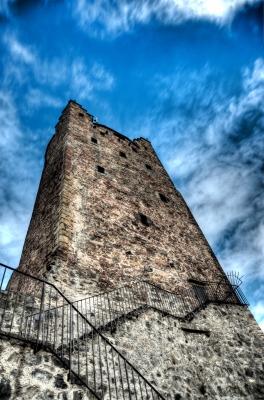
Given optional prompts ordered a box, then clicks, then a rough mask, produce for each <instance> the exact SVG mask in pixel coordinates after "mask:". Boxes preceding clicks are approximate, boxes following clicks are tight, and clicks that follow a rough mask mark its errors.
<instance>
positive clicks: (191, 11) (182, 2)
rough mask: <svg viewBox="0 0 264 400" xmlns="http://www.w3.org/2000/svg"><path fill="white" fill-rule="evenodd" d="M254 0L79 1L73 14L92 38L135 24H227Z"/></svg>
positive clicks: (126, 29)
mask: <svg viewBox="0 0 264 400" xmlns="http://www.w3.org/2000/svg"><path fill="white" fill-rule="evenodd" d="M254 3H257V1H256V0H214V1H211V0H201V1H199V2H197V1H196V0H146V1H143V2H142V1H140V0H135V1H132V2H131V1H129V0H123V1H118V0H96V1H93V2H91V1H89V0H78V2H77V5H75V6H74V8H73V12H74V14H75V15H76V17H77V18H78V22H79V23H80V25H81V26H82V27H83V28H85V29H87V30H88V31H89V33H91V34H99V35H102V34H103V35H104V34H105V33H112V34H118V33H120V32H127V31H129V30H131V29H132V28H133V27H134V25H135V24H147V23H149V22H150V21H151V20H152V19H155V20H158V21H159V22H161V23H162V24H165V25H178V24H181V23H183V22H185V21H187V20H190V19H192V20H201V19H204V20H210V21H215V22H217V23H220V24H223V23H229V22H230V21H231V20H232V18H233V17H234V15H235V13H236V11H237V10H238V9H240V8H241V7H242V6H244V5H245V4H254Z"/></svg>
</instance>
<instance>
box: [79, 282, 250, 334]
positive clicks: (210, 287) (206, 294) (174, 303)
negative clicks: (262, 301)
mask: <svg viewBox="0 0 264 400" xmlns="http://www.w3.org/2000/svg"><path fill="white" fill-rule="evenodd" d="M212 302H214V303H227V304H237V305H248V302H247V300H246V298H245V296H244V295H243V293H242V291H241V290H240V288H239V287H234V285H231V284H230V283H229V282H228V281H227V280H225V281H221V283H219V282H201V285H200V286H197V285H192V286H191V287H190V288H189V289H179V293H173V292H169V291H167V290H164V289H162V288H160V287H158V286H156V285H154V284H152V283H150V282H144V281H139V282H136V283H134V284H133V286H132V285H126V286H122V287H120V288H117V289H114V290H112V291H109V292H106V293H101V294H98V295H96V296H92V297H88V298H86V299H81V300H77V301H76V302H74V303H73V304H74V305H75V307H76V308H77V309H78V310H79V311H80V312H81V313H82V315H84V316H85V317H86V318H87V319H88V320H89V321H91V323H92V324H93V325H94V326H96V328H97V329H98V330H100V331H103V330H104V329H108V328H110V329H111V330H112V331H114V330H115V329H116V325H117V324H118V322H119V321H122V320H123V319H124V318H127V317H128V316H130V315H131V314H138V313H139V312H140V311H142V310H144V309H146V308H153V309H156V310H158V311H161V312H162V313H163V314H168V315H171V316H173V317H176V318H180V319H190V317H191V316H193V314H194V312H196V311H199V310H200V309H201V308H204V307H205V306H206V305H207V304H209V303H212Z"/></svg>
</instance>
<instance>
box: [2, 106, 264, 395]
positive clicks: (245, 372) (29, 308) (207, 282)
mask: <svg viewBox="0 0 264 400" xmlns="http://www.w3.org/2000/svg"><path fill="white" fill-rule="evenodd" d="M2 268H3V271H4V272H2V275H1V276H0V279H2V283H1V285H2V286H1V289H2V290H1V293H0V295H1V299H0V311H1V328H0V335H1V347H0V350H1V361H0V364H1V381H0V399H2V400H4V399H5V400H9V399H14V400H15V399H16V400H26V399H32V400H48V399H61V400H79V399H93V398H97V399H105V400H106V399H107V400H108V399H120V400H121V399H122V400H123V399H124V400H125V399H129V400H132V399H133V400H134V399H135V400H141V399H150V400H152V399H153V400H156V399H170V400H180V399H192V400H198V399H252V400H254V399H264V350H263V344H264V341H263V337H262V334H261V331H260V328H259V327H258V325H257V323H256V322H255V320H254V318H253V316H252V314H251V313H250V311H249V309H248V308H247V305H246V300H245V298H244V296H243V294H242V292H241V291H240V288H239V284H238V279H237V277H235V276H233V277H232V279H233V281H231V283H230V282H229V281H228V279H227V277H226V275H225V274H224V272H223V270H222V268H221V266H220V264H219V263H218V261H217V259H216V257H215V255H214V253H213V252H212V250H211V248H210V246H209V244H208V243H207V241H206V239H205V237H204V236H203V234H202V232H201V230H200V228H199V226H198V225H197V223H196V221H195V219H194V217H193V216H192V214H191V212H190V210H189V208H188V207H187V205H186V203H185V201H184V199H183V198H182V196H181V194H180V193H179V192H178V190H177V189H176V188H175V187H174V185H173V183H172V181H171V180H170V178H169V176H168V174H167V173H166V171H165V169H164V167H163V166H162V164H161V162H160V160H159V159H158V157H157V155H156V153H155V151H154V149H153V147H152V146H151V143H150V142H149V141H148V140H145V139H143V138H140V139H135V140H133V141H131V140H130V139H128V138H127V137H126V136H124V135H122V134H120V133H118V132H116V131H114V130H112V129H110V128H108V127H106V126H104V125H101V124H98V123H97V122H95V121H94V119H93V116H92V115H90V114H88V113H87V112H86V110H84V109H83V108H82V107H81V106H80V105H79V104H77V103H76V102H74V101H70V102H69V103H68V105H67V107H66V108H65V109H64V110H63V112H62V115H61V117H60V119H59V122H58V124H57V126H56V133H55V135H54V136H53V138H52V139H51V141H50V143H49V145H48V148H47V151H46V155H45V165H44V169H43V174H42V178H41V182H40V186H39V191H38V194H37V198H36V202H35V206H34V211H33V214H32V218H31V222H30V226H29V229H28V233H27V236H26V240H25V244H24V248H23V252H22V257H21V261H20V265H19V268H18V271H19V272H16V271H14V272H13V275H12V277H11V279H10V281H9V283H7V284H6V285H7V286H6V287H5V286H4V285H5V284H4V282H5V275H4V274H5V273H6V271H9V270H8V268H5V267H4V266H3V267H2ZM27 274H29V275H30V276H33V277H34V278H31V277H30V276H28V275H27ZM35 278H36V279H35ZM43 281H45V282H48V283H45V282H43ZM10 321H11V322H10Z"/></svg>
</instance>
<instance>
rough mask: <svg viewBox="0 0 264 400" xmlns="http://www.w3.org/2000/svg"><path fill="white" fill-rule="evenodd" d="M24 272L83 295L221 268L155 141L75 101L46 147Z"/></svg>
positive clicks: (214, 273)
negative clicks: (129, 133) (97, 118)
mask: <svg viewBox="0 0 264 400" xmlns="http://www.w3.org/2000/svg"><path fill="white" fill-rule="evenodd" d="M98 167H102V168H104V173H102V172H100V171H98ZM33 265H34V266H33ZM19 268H22V269H23V270H27V271H28V272H30V273H32V274H33V275H34V274H36V273H37V274H38V276H40V277H41V276H42V277H44V278H46V279H48V280H49V281H52V282H54V283H55V284H56V285H57V286H58V287H59V288H60V289H61V290H63V291H64V292H65V294H67V293H68V295H69V296H74V297H76V296H78V298H81V297H84V296H87V295H91V294H94V293H98V292H100V291H105V290H107V289H109V288H112V287H114V286H117V285H120V284H124V283H127V282H133V281H134V280H137V279H148V280H150V281H153V282H154V283H157V284H159V285H162V286H163V287H165V288H168V289H171V290H176V288H177V286H184V285H186V283H187V279H188V278H191V277H192V278H196V279H198V280H216V279H217V277H218V276H219V275H222V274H223V271H222V268H221V267H220V265H219V263H218V261H217V259H216V258H215V256H214V254H213V252H212V250H211V248H210V246H209V245H208V243H207V241H206V239H205V238H204V236H203V234H202V232H201V230H200V228H199V227H198V225H197V223H196V221H195V220H194V218H193V216H192V214H191V212H190V210H189V209H188V207H187V205H186V203H185V201H184V200H183V198H182V196H181V194H180V193H179V192H178V191H177V190H176V189H175V187H174V185H173V183H172V182H171V180H170V178H169V176H168V175H167V173H166V171H165V169H164V168H163V166H162V164H161V163H160V161H159V159H158V157H157V155H156V153H155V151H154V149H153V148H152V146H151V144H150V142H148V141H147V140H145V139H142V138H140V139H135V140H134V141H133V142H132V141H131V140H129V139H128V138H126V137H125V136H123V135H121V134H118V133H117V132H115V131H113V130H111V129H109V128H107V127H105V126H103V125H99V124H94V123H93V118H92V116H91V115H90V114H87V113H86V111H85V110H84V109H82V108H81V106H79V105H78V104H77V103H75V102H72V101H71V102H69V104H68V106H67V107H66V109H65V110H64V111H63V114H62V117H61V118H60V122H59V124H58V125H57V128H56V134H55V136H54V137H53V138H52V140H51V142H50V145H49V147H48V149H47V156H46V163H45V166H44V172H43V177H42V180H41V183H40V188H39V193H38V197H37V200H36V205H35V208H34V212H33V216H32V220H31V224H30V227H29V230H28V234H27V238H26V241H25V246H24V250H23V255H22V258H21V262H20V267H19Z"/></svg>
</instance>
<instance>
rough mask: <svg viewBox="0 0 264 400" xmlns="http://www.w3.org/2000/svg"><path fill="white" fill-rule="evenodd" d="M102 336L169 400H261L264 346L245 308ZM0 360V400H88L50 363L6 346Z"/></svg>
mask: <svg viewBox="0 0 264 400" xmlns="http://www.w3.org/2000/svg"><path fill="white" fill-rule="evenodd" d="M105 335H106V336H107V337H108V338H109V340H110V341H111V342H112V344H113V345H114V346H115V347H116V348H117V349H119V350H120V351H121V352H122V354H123V355H124V356H125V357H126V358H127V359H128V360H129V361H130V362H131V363H132V364H133V365H134V366H135V367H136V368H137V369H138V370H139V371H140V372H141V373H142V374H143V375H144V376H145V377H146V378H147V379H148V380H149V381H150V382H151V383H152V385H154V386H155V387H156V388H157V389H158V391H159V392H160V393H161V394H163V396H164V397H165V398H166V399H168V400H180V399H190V400H198V399H208V400H209V399H210V400H211V399H215V400H218V399H219V400H220V399H221V400H222V399H228V400H231V399H232V400H234V399H235V400H238V399H240V400H242V399H243V400H258V399H259V400H260V399H263V398H264V346H263V344H264V341H263V336H262V334H261V331H260V329H259V327H258V325H257V324H256V322H255V321H254V318H253V317H252V315H251V313H250V312H249V310H248V309H247V308H246V307H241V306H240V307H239V306H231V305H229V306H227V305H221V306H216V305H212V304H211V305H209V306H208V307H207V308H206V309H205V310H203V311H201V312H199V313H197V314H196V316H195V319H194V320H193V321H192V322H191V323H190V322H188V323H187V322H185V323H184V322H180V321H179V320H176V319H173V318H171V317H169V316H166V317H162V315H161V313H159V312H156V311H150V310H148V311H144V312H143V313H142V314H140V315H139V316H138V318H133V319H132V320H127V321H125V322H123V323H122V324H120V325H119V326H118V327H117V331H116V333H115V334H110V333H109V332H106V333H105ZM0 352H1V358H0V398H1V400H28V399H32V400H53V399H54V400H55V399H58V400H81V399H83V400H88V399H89V400H92V399H93V396H92V395H90V394H89V391H87V390H86V389H85V388H83V387H81V386H78V385H75V384H70V383H69V382H68V381H67V371H66V370H65V369H64V368H63V367H62V366H61V364H60V362H59V361H58V360H57V359H56V358H55V357H54V356H53V355H51V354H49V353H47V352H44V351H40V352H39V353H37V354H34V353H33V350H32V349H31V348H30V346H29V345H27V344H24V343H22V342H17V341H8V340H5V339H2V340H1V341H0ZM105 398H108V396H107V393H106V394H105Z"/></svg>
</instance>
